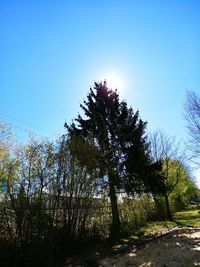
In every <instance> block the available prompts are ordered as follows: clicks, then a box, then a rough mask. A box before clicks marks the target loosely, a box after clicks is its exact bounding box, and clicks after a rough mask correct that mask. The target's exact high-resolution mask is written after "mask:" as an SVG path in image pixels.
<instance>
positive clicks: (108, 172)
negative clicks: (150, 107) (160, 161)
mask: <svg viewBox="0 0 200 267" xmlns="http://www.w3.org/2000/svg"><path fill="white" fill-rule="evenodd" d="M81 108H82V110H83V111H84V113H85V116H84V117H83V116H81V115H78V117H77V118H76V120H75V121H76V122H77V123H76V124H75V123H74V122H73V123H72V124H71V125H67V124H65V127H66V128H67V129H68V131H69V134H70V137H71V139H72V140H74V138H75V140H76V141H75V142H77V140H78V143H79V148H80V149H78V148H76V149H74V147H73V149H72V150H73V152H74V153H76V155H77V157H79V158H80V160H81V161H82V162H85V164H86V165H88V166H89V167H91V162H92V165H93V168H97V169H99V170H100V172H99V174H101V177H102V179H101V181H102V184H101V186H105V185H107V186H108V193H109V198H110V202H111V210H112V225H111V229H110V235H111V236H116V234H119V232H120V219H119V211H118V205H117V193H118V192H121V191H126V192H127V193H133V192H135V191H140V190H142V189H144V184H145V183H144V182H145V181H146V184H149V183H147V182H148V178H153V175H148V174H147V173H148V172H147V169H148V171H149V168H148V167H149V165H150V157H149V150H148V144H147V140H146V136H145V129H146V125H147V123H146V122H143V121H142V120H141V119H140V118H139V112H138V111H137V112H135V113H134V112H133V110H132V108H128V107H127V103H126V101H120V100H119V95H118V93H117V92H116V91H112V90H111V89H109V88H108V87H107V84H106V82H104V83H95V84H94V88H93V89H92V88H90V92H89V94H88V96H87V100H86V101H84V104H83V105H81ZM83 146H84V147H87V148H88V150H87V149H86V150H87V151H89V153H84V155H81V150H82V149H81V148H82V147H83ZM83 151H85V149H83ZM90 152H91V154H90ZM157 167H158V166H157ZM154 169H156V165H154V166H153V165H152V166H151V171H150V173H151V174H152V173H153V170H154ZM157 169H158V168H157ZM142 178H143V179H144V180H142ZM150 180H151V179H150ZM150 187H151V188H152V187H153V183H152V185H150Z"/></svg>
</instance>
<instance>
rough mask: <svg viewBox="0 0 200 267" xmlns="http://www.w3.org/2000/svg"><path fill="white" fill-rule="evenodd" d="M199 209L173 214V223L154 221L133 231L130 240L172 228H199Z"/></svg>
mask: <svg viewBox="0 0 200 267" xmlns="http://www.w3.org/2000/svg"><path fill="white" fill-rule="evenodd" d="M198 211H199V209H198V207H196V209H192V210H186V211H179V212H176V213H175V214H174V221H167V220H163V221H155V222H150V223H148V224H146V225H145V226H143V227H140V228H139V229H137V230H135V231H134V233H133V235H131V238H133V239H138V238H140V237H141V236H146V235H155V234H158V233H161V232H163V231H167V230H170V229H172V228H174V227H177V226H178V227H184V226H185V227H200V214H199V213H198Z"/></svg>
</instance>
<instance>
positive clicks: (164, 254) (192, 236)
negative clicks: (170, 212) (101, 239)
mask: <svg viewBox="0 0 200 267" xmlns="http://www.w3.org/2000/svg"><path fill="white" fill-rule="evenodd" d="M85 249H86V251H87V248H85ZM87 254H88V255H87ZM87 254H85V255H82V256H81V255H80V257H79V258H78V259H76V260H75V261H68V262H66V265H65V266H69V267H72V266H77V267H78V266H79V267H89V266H91V267H97V266H99V267H110V266H111V267H126V266H127V267H128V266H129V267H130V266H133V267H134V266H137V267H154V266H155V267H179V266H180V267H190V266H200V228H190V227H183V228H174V229H171V230H169V231H167V232H162V233H159V235H153V236H150V237H147V236H146V237H142V238H141V239H140V240H138V241H135V240H134V241H129V242H128V243H121V244H118V245H115V246H111V247H110V246H108V247H104V248H103V249H102V248H101V249H100V250H98V249H97V248H93V251H90V252H88V251H87Z"/></svg>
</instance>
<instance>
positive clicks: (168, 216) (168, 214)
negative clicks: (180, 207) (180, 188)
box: [164, 194, 173, 221]
mask: <svg viewBox="0 0 200 267" xmlns="http://www.w3.org/2000/svg"><path fill="white" fill-rule="evenodd" d="M164 197H165V205H166V210H167V218H168V220H169V221H173V217H172V213H171V209H170V206H169V198H168V196H167V195H166V194H165V195H164Z"/></svg>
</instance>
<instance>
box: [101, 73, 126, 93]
mask: <svg viewBox="0 0 200 267" xmlns="http://www.w3.org/2000/svg"><path fill="white" fill-rule="evenodd" d="M105 81H106V83H107V85H108V87H109V88H111V89H113V90H115V89H121V86H122V83H121V80H120V78H119V76H118V75H115V74H108V75H106V76H105Z"/></svg>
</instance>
